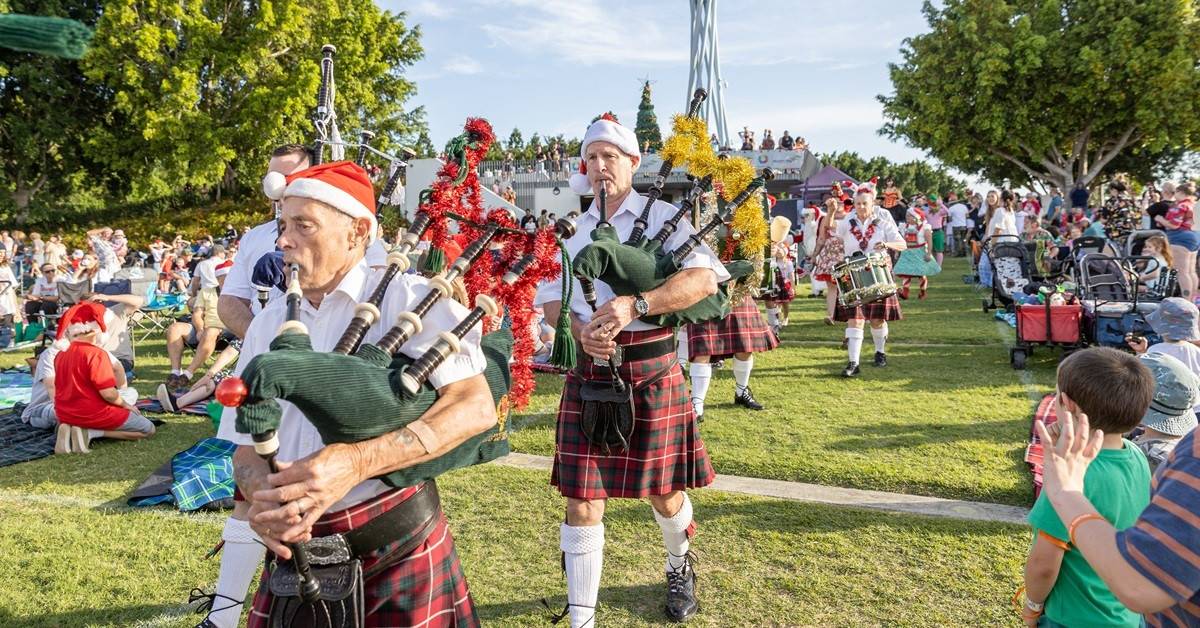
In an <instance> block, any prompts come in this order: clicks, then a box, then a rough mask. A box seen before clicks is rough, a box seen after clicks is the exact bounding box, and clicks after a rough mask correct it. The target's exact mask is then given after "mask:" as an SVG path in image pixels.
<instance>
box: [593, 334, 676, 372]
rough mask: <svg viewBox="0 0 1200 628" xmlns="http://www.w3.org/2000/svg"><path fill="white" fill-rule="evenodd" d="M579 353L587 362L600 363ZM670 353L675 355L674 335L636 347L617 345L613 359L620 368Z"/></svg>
mask: <svg viewBox="0 0 1200 628" xmlns="http://www.w3.org/2000/svg"><path fill="white" fill-rule="evenodd" d="M580 353H581V354H582V355H583V356H584V357H585V358H587V359H588V360H591V361H593V362H596V363H598V364H599V363H600V361H598V360H596V359H595V358H593V357H592V356H590V355H587V354H586V353H583V351H582V350H580ZM672 353H675V335H674V334H671V335H670V336H667V337H665V338H660V339H658V340H651V341H650V342H643V343H639V344H636V345H622V344H618V345H617V353H616V355H615V356H614V358H615V359H614V362H616V365H617V366H620V365H622V364H625V363H627V362H640V361H642V360H653V359H654V358H659V357H662V356H664V355H670V354H672ZM605 362H607V361H605Z"/></svg>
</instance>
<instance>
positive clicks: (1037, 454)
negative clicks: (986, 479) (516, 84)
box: [1025, 393, 1058, 499]
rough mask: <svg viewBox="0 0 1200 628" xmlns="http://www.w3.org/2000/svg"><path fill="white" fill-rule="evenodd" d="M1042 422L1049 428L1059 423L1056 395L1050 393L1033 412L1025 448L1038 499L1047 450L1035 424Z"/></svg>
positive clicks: (1035, 494) (1034, 493)
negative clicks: (1043, 458) (1055, 403)
mask: <svg viewBox="0 0 1200 628" xmlns="http://www.w3.org/2000/svg"><path fill="white" fill-rule="evenodd" d="M1039 419H1040V420H1041V421H1042V422H1043V423H1045V424H1046V426H1047V427H1049V426H1050V425H1052V424H1053V423H1054V422H1055V421H1058V415H1057V413H1056V411H1055V409H1054V393H1050V394H1049V395H1046V396H1045V397H1042V400H1041V401H1039V402H1038V406H1037V409H1036V410H1034V411H1033V420H1032V421H1030V423H1029V446H1028V447H1026V448H1025V462H1027V463H1029V470H1030V471H1031V472H1032V473H1033V497H1034V499H1037V497H1038V495H1040V494H1041V493H1042V456H1043V455H1044V454H1045V450H1044V449H1043V448H1042V437H1041V436H1038V433H1037V430H1036V429H1034V427H1033V424H1034V423H1036V422H1037V421H1038V420H1039Z"/></svg>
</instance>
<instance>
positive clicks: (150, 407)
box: [137, 398, 208, 416]
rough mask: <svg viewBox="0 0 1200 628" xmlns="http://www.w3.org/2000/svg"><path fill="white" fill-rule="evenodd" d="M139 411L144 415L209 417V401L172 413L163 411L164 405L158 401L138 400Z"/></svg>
mask: <svg viewBox="0 0 1200 628" xmlns="http://www.w3.org/2000/svg"><path fill="white" fill-rule="evenodd" d="M137 409H138V410H141V411H142V412H143V413H146V412H155V413H161V414H196V415H199V416H208V400H207V399H206V400H204V401H197V402H196V403H193V404H192V405H190V406H184V407H182V408H180V409H179V412H170V413H168V412H167V411H166V410H163V407H162V404H161V403H159V402H158V400H157V399H149V398H147V399H138V402H137Z"/></svg>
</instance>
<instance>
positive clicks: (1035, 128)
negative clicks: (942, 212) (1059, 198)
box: [880, 0, 1200, 191]
mask: <svg viewBox="0 0 1200 628" xmlns="http://www.w3.org/2000/svg"><path fill="white" fill-rule="evenodd" d="M942 4H943V7H942V8H940V9H938V8H935V7H934V6H933V4H932V3H930V2H928V1H927V2H926V3H925V6H924V8H923V11H924V14H925V17H926V19H927V21H928V23H929V26H930V32H928V33H925V34H922V35H919V36H916V37H913V38H910V39H908V40H906V41H905V45H904V47H903V48H902V54H903V57H904V60H903V62H902V63H900V64H894V65H892V66H891V79H892V85H893V88H894V93H893V94H892V95H890V96H881V97H880V101H881V102H882V103H883V106H884V116H885V118H886V120H887V122H886V124H885V125H884V127H883V129H882V130H881V133H883V134H885V135H888V136H890V137H892V138H894V139H903V140H906V141H907V142H908V143H909V144H911V145H913V146H915V147H918V148H922V149H925V150H927V151H929V153H930V154H931V155H933V156H934V157H936V158H937V159H939V160H940V161H942V162H943V163H945V164H947V165H949V166H951V167H954V168H957V169H959V170H962V171H964V172H969V173H978V174H981V175H982V176H984V177H986V178H988V179H990V180H993V181H1001V180H1010V181H1013V182H1015V183H1041V184H1054V185H1058V186H1060V187H1061V188H1062V189H1063V190H1064V191H1065V190H1067V189H1069V188H1071V187H1072V186H1073V185H1074V184H1076V183H1077V182H1078V183H1081V184H1084V185H1087V184H1089V183H1091V182H1092V181H1093V180H1094V179H1096V178H1097V177H1098V176H1099V175H1100V174H1101V173H1103V172H1105V171H1106V170H1107V171H1110V172H1111V171H1116V170H1121V171H1129V172H1131V173H1134V174H1135V175H1140V176H1146V175H1147V174H1148V173H1150V172H1152V171H1155V170H1165V169H1170V168H1171V167H1172V166H1173V165H1174V162H1177V161H1178V159H1179V158H1181V157H1182V156H1183V155H1184V153H1185V152H1186V151H1187V150H1189V149H1195V147H1196V146H1197V145H1198V144H1200V103H1198V102H1197V100H1196V94H1197V93H1198V92H1200V69H1198V65H1197V61H1198V60H1200V24H1198V20H1197V14H1196V12H1197V9H1196V4H1195V3H1194V2H1193V0H945V2H943V3H942Z"/></svg>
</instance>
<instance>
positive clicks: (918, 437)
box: [0, 260, 1055, 626]
mask: <svg viewBox="0 0 1200 628" xmlns="http://www.w3.org/2000/svg"><path fill="white" fill-rule="evenodd" d="M948 266H949V268H948V269H947V271H946V272H945V273H944V274H943V275H942V276H940V277H938V278H936V279H935V281H934V285H933V290H932V292H931V296H930V298H929V299H928V300H926V301H923V302H916V301H910V302H906V303H905V308H906V316H907V320H905V321H903V322H900V323H897V324H895V325H893V326H892V332H891V333H892V338H891V342H890V345H889V346H890V348H889V356H890V359H891V363H892V366H890V367H888V368H887V369H874V368H872V367H869V366H867V367H864V372H863V376H862V377H861V378H859V379H857V380H851V381H846V380H842V379H841V378H840V377H838V376H837V373H838V371H839V370H840V368H841V367H842V366H843V364H844V361H845V355H844V352H842V351H841V350H840V349H839V348H838V346H837V344H836V343H837V342H838V341H839V340H840V338H841V331H840V328H830V327H827V326H825V325H823V324H822V323H821V321H820V318H821V316H822V312H821V310H822V307H823V305H822V304H821V303H820V302H818V301H817V300H813V299H804V298H799V299H797V300H796V302H795V305H796V307H794V308H793V314H792V324H791V326H790V327H788V328H787V329H786V330H785V332H784V339H783V340H784V343H783V346H781V347H780V348H779V349H778V350H776V351H774V352H771V353H769V354H766V355H763V356H761V357H759V358H758V360H757V364H756V369H755V376H754V379H753V381H752V385H753V386H754V389H755V394H756V395H757V396H758V397H759V398H760V400H762V401H763V402H764V403H765V404H766V405H767V408H768V409H767V410H766V411H764V412H757V413H753V412H746V411H742V410H738V409H735V408H734V406H732V404H731V403H730V402H731V397H732V381H731V380H732V378H731V375H730V372H729V370H728V368H726V369H723V370H720V371H718V372H717V374H716V377H715V378H714V382H713V386H712V390H711V392H710V395H709V408H710V409H709V411H708V413H707V417H706V421H705V423H704V424H703V427H702V430H703V432H704V435H705V438H706V440H707V442H708V446H709V449H710V451H711V453H712V456H713V458H714V463H715V465H716V467H717V470H718V471H719V472H721V473H727V474H739V475H748V476H758V477H766V478H775V479H785V480H802V481H807V482H816V483H822V484H829V485H837V486H850V487H861V488H871V489H876V490H890V491H902V492H909V493H919V494H928V495H936V496H941V497H952V498H967V499H976V500H982V501H993V502H999V503H1007V504H1018V505H1028V504H1029V502H1030V490H1029V475H1028V472H1027V471H1026V470H1025V466H1024V463H1023V462H1021V460H1020V457H1021V450H1022V448H1023V446H1024V439H1025V435H1026V433H1027V429H1028V421H1029V419H1028V415H1029V412H1030V408H1031V401H1030V397H1029V394H1028V391H1027V389H1026V382H1027V383H1028V384H1030V385H1032V386H1034V387H1035V389H1036V390H1039V391H1045V390H1049V388H1050V387H1051V386H1052V381H1053V367H1054V364H1055V361H1054V357H1053V356H1052V355H1050V354H1046V353H1039V354H1037V355H1036V356H1035V360H1033V361H1032V362H1031V370H1030V371H1029V372H1028V375H1027V376H1026V379H1025V382H1023V381H1022V378H1021V377H1019V376H1018V374H1017V373H1016V372H1014V371H1013V370H1012V369H1011V368H1009V366H1008V358H1007V351H1006V349H1005V347H1004V344H1003V342H1004V340H1005V339H1010V338H1011V331H1009V330H1008V329H1007V328H1006V327H1005V326H1003V325H1000V326H998V325H997V324H996V323H995V322H994V321H992V320H991V319H990V318H989V317H985V316H984V315H983V313H982V312H980V311H979V308H978V298H979V297H978V295H977V294H976V293H975V292H974V291H973V290H972V289H971V288H970V287H968V286H965V285H963V284H962V283H961V282H960V280H959V276H960V275H962V274H963V273H964V272H966V267H965V265H964V264H962V263H961V262H959V261H957V260H956V261H954V262H951V263H950V264H948ZM927 344H936V345H948V346H935V347H929V346H922V345H927ZM869 351H870V342H869V340H868V342H867V346H866V347H865V349H864V352H865V354H866V355H869ZM19 361H21V356H18V355H14V354H3V355H0V365H8V364H13V363H17V362H19ZM138 371H139V380H138V381H137V382H135V385H137V386H138V388H139V389H140V390H141V391H142V392H143V394H149V393H150V392H152V390H153V387H154V385H155V384H157V382H159V381H161V380H162V378H163V377H164V376H165V375H166V372H167V368H166V359H165V357H163V347H162V342H161V341H159V342H150V343H146V344H143V345H140V346H139V358H138ZM560 388H561V383H560V380H559V379H558V378H555V377H550V376H540V377H539V386H538V391H537V394H536V395H535V397H534V399H533V402H532V403H531V405H530V407H529V408H527V409H526V411H525V412H524V413H522V414H521V415H519V416H517V417H515V418H514V420H513V425H514V429H515V432H514V435H513V440H514V445H515V447H516V449H517V450H519V451H523V452H528V453H538V454H545V455H549V454H551V453H552V451H553V424H554V410H555V407H556V405H557V399H558V391H559V389H560ZM211 434H212V426H211V423H210V422H209V421H208V420H207V419H205V418H202V417H170V418H169V419H168V422H167V424H166V425H164V426H163V427H161V428H160V430H159V433H158V434H157V435H156V436H155V437H154V438H152V439H150V440H147V441H143V442H138V443H119V444H117V443H103V442H101V443H98V444H97V445H96V446H95V448H94V451H93V453H92V454H90V455H86V456H83V455H77V456H57V457H51V458H47V459H43V460H39V461H35V462H30V463H25V464H21V465H17V466H15V467H8V468H3V469H0V513H2V514H0V573H6V574H10V575H9V577H8V581H7V584H6V585H5V586H3V587H0V626H9V625H13V626H128V625H146V626H190V625H194V623H195V622H196V621H197V620H198V616H195V615H187V614H186V609H184V608H183V607H182V606H181V605H182V602H183V601H184V600H186V597H187V592H188V591H189V590H190V589H191V588H192V587H202V588H205V589H211V586H212V584H213V582H214V581H215V579H216V574H217V569H218V563H217V561H216V560H207V561H206V560H203V556H204V554H205V553H206V552H207V551H208V550H209V549H210V548H211V547H212V546H213V545H214V544H215V543H216V542H217V540H218V539H219V536H220V529H221V525H222V522H223V520H224V517H223V516H222V515H216V514H199V515H184V514H179V513H176V512H174V511H172V510H170V509H166V508H155V509H139V510H131V509H128V508H126V507H125V506H124V500H125V496H126V495H127V494H128V493H129V491H131V490H132V489H133V488H134V487H136V486H137V485H138V484H139V483H140V482H141V481H142V480H143V479H145V477H146V476H147V475H148V474H149V473H150V472H151V471H153V470H154V469H155V468H156V467H158V466H159V465H161V464H162V463H163V462H165V461H166V460H168V459H169V457H170V456H171V455H172V454H173V453H174V452H177V451H180V450H182V449H184V448H186V447H188V446H189V445H191V444H192V443H193V442H195V441H196V440H197V439H199V438H202V437H204V436H208V435H211ZM441 485H442V494H443V498H444V500H445V504H446V510H447V512H448V513H449V516H450V518H451V521H452V527H453V530H454V532H455V534H456V536H457V538H458V540H459V546H460V551H461V553H462V557H463V562H464V566H465V568H466V571H467V574H468V577H469V580H470V583H471V587H472V591H473V592H474V595H475V600H476V603H477V604H478V606H479V608H480V612H481V615H482V616H483V618H484V623H485V625H489V626H490V625H496V626H530V625H541V624H542V623H543V622H544V621H546V620H545V611H544V610H543V609H542V607H541V603H540V600H541V598H542V597H549V598H550V600H551V602H552V604H555V605H561V603H562V601H563V596H564V591H565V585H564V583H563V579H562V575H561V573H560V571H559V567H558V551H557V547H558V540H557V538H558V534H557V531H558V523H559V522H560V521H561V520H562V501H561V498H559V497H558V496H557V493H555V492H554V490H553V489H552V488H551V487H549V485H548V474H546V473H544V472H537V471H527V470H517V469H513V468H508V467H499V466H487V467H477V468H473V469H467V470H463V471H459V472H455V473H453V474H450V475H449V476H447V477H445V478H443V480H442V481H441ZM694 500H695V503H696V512H697V519H698V521H699V524H700V536H699V537H698V539H697V542H696V544H695V547H696V548H697V549H698V550H699V552H700V560H701V564H700V567H699V570H700V572H699V573H700V576H701V580H700V595H701V599H702V604H703V612H702V614H701V615H700V616H698V617H697V618H696V620H695V621H693V622H692V623H694V624H699V625H711V626H749V625H755V626H758V625H766V626H793V625H823V626H825V625H830V626H832V625H837V626H860V625H861V626H871V625H883V624H887V625H913V626H945V625H956V626H958V625H962V626H967V625H969V626H983V625H1015V624H1016V620H1015V616H1014V615H1013V613H1012V611H1011V609H1010V607H1009V605H1008V599H1009V597H1010V596H1011V595H1012V592H1013V591H1014V590H1015V588H1016V586H1017V585H1018V584H1019V581H1020V570H1021V565H1022V563H1023V558H1024V552H1025V550H1026V548H1027V546H1028V532H1027V530H1026V529H1024V528H1023V527H1020V526H1009V525H1000V524H982V523H978V522H963V521H955V520H945V519H930V518H921V517H912V516H902V515H891V514H884V513H879V512H868V511H860V510H856V509H850V508H837V507H828V506H819V505H813V504H803V503H795V502H787V501H782V500H773V499H764V498H752V497H746V496H739V495H732V494H728V493H721V492H717V491H709V490H703V491H697V492H696V493H695V495H694ZM606 521H607V524H608V530H609V533H608V544H607V552H606V557H605V571H604V580H603V585H602V586H603V589H602V593H601V602H602V604H603V615H602V622H603V624H604V625H612V626H649V625H659V624H661V623H662V615H661V612H660V611H659V606H660V604H661V596H662V589H663V585H662V582H661V579H662V578H661V567H662V549H661V536H660V533H659V531H658V528H657V526H655V525H654V523H653V518H652V517H651V514H650V510H649V506H648V505H647V504H646V503H644V502H635V501H628V502H619V503H614V504H612V505H611V506H610V508H609V511H608V517H607V518H606ZM11 574H15V577H13V576H12V575H11Z"/></svg>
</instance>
